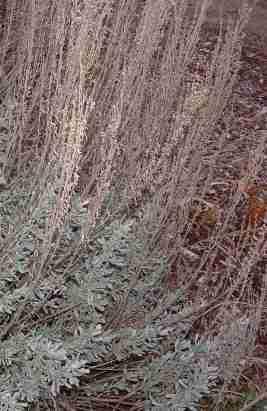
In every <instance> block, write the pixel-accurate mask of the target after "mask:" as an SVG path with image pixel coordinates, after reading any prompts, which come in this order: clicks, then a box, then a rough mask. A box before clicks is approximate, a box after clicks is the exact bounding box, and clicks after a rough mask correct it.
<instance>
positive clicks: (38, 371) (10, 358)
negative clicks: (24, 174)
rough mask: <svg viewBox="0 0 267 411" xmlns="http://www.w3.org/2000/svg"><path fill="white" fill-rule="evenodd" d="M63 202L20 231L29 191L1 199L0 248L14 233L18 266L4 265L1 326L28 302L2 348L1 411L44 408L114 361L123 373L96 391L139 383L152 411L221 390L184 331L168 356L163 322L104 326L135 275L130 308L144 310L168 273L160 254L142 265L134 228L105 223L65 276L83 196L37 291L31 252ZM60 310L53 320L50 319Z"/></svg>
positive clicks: (48, 205)
mask: <svg viewBox="0 0 267 411" xmlns="http://www.w3.org/2000/svg"><path fill="white" fill-rule="evenodd" d="M56 194H57V193H53V192H52V193H51V192H50V193H49V192H48V193H46V197H45V196H43V197H42V201H40V202H39V208H37V209H36V210H33V211H32V215H31V219H27V221H25V224H24V226H21V229H20V230H19V231H17V232H16V226H15V225H16V224H15V221H16V220H15V218H14V216H15V215H16V214H18V211H19V210H21V209H22V207H23V206H24V205H25V201H27V200H26V198H27V187H26V188H25V187H24V188H23V186H22V188H21V191H16V192H15V191H14V192H12V191H10V190H5V191H2V192H1V193H0V205H1V207H0V210H1V227H2V233H3V235H2V245H4V244H5V242H7V241H8V236H9V235H13V234H12V233H14V232H15V236H14V247H13V248H12V250H11V249H10V250H9V254H8V255H9V258H10V260H11V261H12V264H6V265H4V266H5V269H4V270H2V271H1V291H0V293H1V297H0V307H1V325H2V326H3V327H4V325H5V324H6V323H8V321H10V319H11V318H12V315H13V314H14V313H15V312H16V311H17V310H18V309H19V307H20V305H21V304H22V303H26V306H25V307H26V308H25V311H24V314H23V319H25V320H24V321H23V322H22V324H21V326H20V327H18V328H17V331H16V332H15V333H14V334H12V333H11V334H10V335H9V336H8V337H7V338H6V339H4V340H3V341H2V342H1V348H0V364H1V368H0V370H1V372H0V398H1V406H0V409H1V410H2V409H3V410H10V411H11V410H12V411H13V410H20V409H28V408H29V407H30V405H31V404H34V403H36V402H37V401H43V400H45V399H49V398H52V397H56V396H57V395H59V394H60V392H61V391H62V389H68V388H71V387H72V386H77V385H79V384H80V383H81V381H82V380H81V377H83V376H88V375H90V372H91V367H93V369H95V367H97V366H99V367H100V366H102V367H104V366H105V363H106V362H107V361H116V362H118V363H122V364H125V365H124V371H123V372H121V373H119V375H117V377H116V379H114V380H113V381H112V382H110V384H109V383H108V382H107V383H105V384H101V385H100V386H98V385H97V379H96V382H94V383H92V385H91V390H92V393H97V392H99V389H102V390H103V391H105V392H114V390H115V391H117V392H118V391H124V392H125V391H128V392H130V391H131V390H132V389H133V387H134V386H136V384H138V387H139V390H141V392H143V394H142V395H143V397H144V399H145V401H146V407H147V409H151V410H152V409H153V410H154V409H155V410H157V409H162V410H163V409H179V410H183V409H184V410H185V409H186V407H187V408H189V409H192V410H194V409H195V408H194V407H195V405H196V404H197V402H198V401H199V399H200V398H201V397H202V395H203V394H206V393H207V392H209V389H210V386H211V382H214V369H210V368H209V365H208V362H207V361H206V360H205V359H204V357H203V358H198V357H199V354H198V353H197V350H196V347H195V346H194V345H191V344H190V342H189V341H186V340H184V334H183V333H181V334H180V335H177V336H176V341H175V344H174V346H171V347H172V348H170V349H169V351H167V352H164V350H163V348H162V344H163V342H164V341H166V340H168V339H169V338H170V336H171V333H172V331H173V330H172V329H169V328H168V327H164V325H162V324H160V323H158V322H153V323H151V324H144V326H143V327H141V328H134V327H121V328H118V329H116V330H114V329H109V328H108V327H107V329H105V327H104V326H105V325H108V324H106V319H105V313H106V312H107V310H108V309H109V306H110V305H111V304H112V303H113V302H114V300H116V294H117V293H119V292H121V291H123V290H126V289H127V287H128V286H129V283H130V279H131V275H133V272H134V270H138V272H139V281H138V282H137V283H136V284H135V286H134V287H133V289H132V290H131V292H130V300H131V304H132V305H134V304H135V303H136V304H137V305H138V306H142V304H143V307H146V306H147V301H146V294H147V292H148V291H149V290H150V291H151V287H152V286H154V285H155V284H156V283H159V278H160V275H161V274H162V272H163V271H164V267H165V266H166V263H165V262H164V258H163V257H162V256H158V257H155V256H152V257H150V259H149V258H146V259H144V255H143V253H144V249H145V247H144V243H143V242H142V241H141V240H140V239H138V238H137V237H136V234H135V229H134V225H135V221H134V220H130V219H129V220H126V221H124V222H121V221H119V220H115V221H113V222H112V223H111V224H109V225H103V226H101V225H99V226H98V227H97V228H96V229H95V231H94V235H92V241H91V242H90V244H88V245H87V246H85V247H83V246H82V245H81V246H80V249H79V253H78V255H77V259H76V260H75V262H73V263H72V264H70V265H69V269H68V270H67V271H66V270H65V265H64V259H63V261H62V265H60V266H58V259H59V257H60V256H62V255H68V253H69V252H70V251H71V250H72V247H73V242H75V241H76V242H77V246H79V241H80V240H81V237H82V226H83V224H84V222H85V220H86V215H87V214H86V210H85V209H84V208H83V207H82V206H81V204H80V201H79V196H78V195H74V196H73V198H72V201H71V209H70V211H69V213H67V215H66V218H65V222H64V225H63V227H62V228H61V234H60V235H59V239H58V238H57V239H55V242H54V248H53V255H52V257H51V259H50V262H49V265H48V266H47V272H45V273H44V275H43V277H42V281H40V284H38V285H37V286H36V287H35V288H34V289H32V288H31V281H30V280H29V278H28V274H29V272H30V268H29V260H30V258H31V257H32V255H33V252H34V250H36V249H37V250H38V249H39V250H42V241H44V238H45V231H46V221H47V219H48V218H49V213H50V212H51V210H52V209H53V207H54V205H55V201H56ZM10 233H11V234H10ZM81 244H83V243H82V242H81ZM3 261H5V260H3ZM24 277H25V282H24V283H23V281H22V280H23V278H24ZM19 281H22V285H21V286H18V284H19ZM178 294H179V293H178ZM177 301H178V300H177ZM69 307H70V308H71V307H75V308H73V309H72V310H69V317H68V316H67V317H66V316H65V315H64V313H63V314H62V315H60V312H61V310H62V309H63V310H64V309H66V311H67V310H68V308H69ZM177 308H178V307H176V310H177ZM57 312H58V315H55V317H54V318H53V315H51V314H52V313H57ZM40 317H41V319H43V322H42V321H40ZM74 318H75V321H74ZM173 332H174V333H175V330H174V331H173ZM172 340H173V338H172ZM165 351H166V350H165ZM148 354H149V355H151V354H152V357H149V358H150V360H149V361H148V360H146V361H145V362H144V363H143V365H142V366H141V367H136V368H134V369H133V368H131V367H130V366H129V367H127V365H126V364H127V361H130V359H131V358H140V359H142V358H146V355H148ZM128 368H129V370H128ZM128 373H129V375H128ZM215 375H216V373H215ZM166 378H168V389H167V387H166ZM170 382H171V383H170ZM177 407H178V408H177Z"/></svg>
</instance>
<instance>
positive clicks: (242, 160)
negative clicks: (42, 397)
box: [0, 0, 267, 410]
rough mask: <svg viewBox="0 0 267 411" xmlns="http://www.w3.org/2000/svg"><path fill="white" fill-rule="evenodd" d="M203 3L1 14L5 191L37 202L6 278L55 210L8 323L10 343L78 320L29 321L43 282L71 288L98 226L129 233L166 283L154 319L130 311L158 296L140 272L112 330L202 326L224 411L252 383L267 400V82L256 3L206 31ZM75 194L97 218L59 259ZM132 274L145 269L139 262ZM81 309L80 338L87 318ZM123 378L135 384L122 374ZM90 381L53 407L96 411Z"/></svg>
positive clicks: (26, 8) (133, 2)
mask: <svg viewBox="0 0 267 411" xmlns="http://www.w3.org/2000/svg"><path fill="white" fill-rule="evenodd" d="M196 3H197V6H196V8H195V10H194V13H193V15H192V9H191V8H190V13H189V9H188V1H187V0H181V1H167V0H129V1H128V0H125V1H120V2H119V1H104V0H103V1H97V0H92V1H88V2H86V1H71V0H61V1H60V2H57V1H53V0H51V1H47V2H44V1H42V0H37V1H35V2H29V1H27V0H12V1H6V2H5V4H4V5H3V6H2V9H1V13H0V17H1V20H2V21H3V24H2V26H3V30H2V31H3V36H2V38H1V42H0V44H1V54H0V57H1V58H0V62H1V66H0V68H1V70H0V99H1V119H2V120H1V122H2V124H1V125H0V126H1V157H0V159H1V180H0V181H1V187H2V188H1V190H10V192H16V191H17V190H18V188H21V187H22V186H23V187H26V188H25V189H26V192H27V193H28V195H27V197H26V198H25V200H23V206H22V207H21V208H20V209H19V210H17V215H16V216H15V217H14V218H15V220H14V221H15V224H14V226H12V227H11V226H9V227H5V228H2V231H3V233H4V230H5V233H4V234H2V237H1V255H0V258H1V268H2V271H3V273H6V272H7V271H8V270H9V267H10V258H11V257H10V256H12V255H13V254H12V253H14V244H15V243H17V242H18V241H20V237H21V235H22V228H23V227H24V225H25V224H26V223H27V222H28V221H29V220H31V216H32V213H33V212H34V210H38V209H39V208H41V206H42V205H43V204H44V194H46V193H50V192H51V193H53V194H54V197H53V201H52V206H51V209H49V213H48V215H47V217H46V220H45V222H44V237H43V239H42V242H40V243H39V242H38V241H37V240H36V243H35V247H34V252H33V253H32V255H31V263H30V265H29V266H28V267H27V269H26V270H25V271H24V272H20V273H19V272H18V271H15V273H14V277H13V278H12V281H10V282H11V288H12V290H13V289H14V288H15V289H16V288H17V289H19V288H20V287H19V285H21V284H25V283H26V284H27V286H28V287H29V291H28V295H27V297H25V298H24V299H23V300H22V302H21V303H19V304H18V309H16V311H15V312H12V314H11V315H9V316H8V317H5V318H4V320H3V321H2V322H1V337H2V340H3V341H5V340H6V339H8V338H11V337H12V336H14V335H16V333H17V332H24V333H27V332H29V330H30V329H31V328H33V327H34V326H35V325H36V324H37V323H38V324H40V323H43V321H44V322H47V324H50V322H51V319H52V318H53V315H55V317H60V316H61V313H62V312H64V313H65V311H64V310H65V308H66V310H67V307H65V308H64V307H63V308H62V307H60V306H55V307H56V308H55V313H53V314H52V313H49V315H44V313H42V312H41V311H40V312H38V313H37V314H36V313H35V314H36V315H35V317H34V316H32V317H31V315H29V299H30V298H31V293H32V292H34V290H36V287H38V286H39V285H40V284H41V283H42V282H43V281H52V280H51V279H53V281H59V280H58V279H57V280H55V279H56V275H55V274H54V273H52V275H51V267H55V260H56V261H57V265H56V267H60V268H58V272H60V275H59V277H60V278H61V280H60V281H62V283H63V282H64V281H63V280H65V278H66V276H67V275H68V270H69V268H70V267H72V265H73V264H74V263H75V261H77V259H78V257H79V253H81V250H83V251H84V250H87V251H88V253H89V252H90V243H91V241H92V238H94V236H96V232H97V229H98V227H99V226H102V225H105V224H110V223H111V222H112V221H114V220H117V219H120V220H121V221H129V220H131V221H134V227H135V228H134V231H135V234H136V236H137V237H138V238H140V239H142V241H143V242H144V244H145V247H144V249H143V252H144V255H143V258H144V261H145V259H146V258H147V261H150V260H149V258H150V257H151V258H152V257H153V258H154V256H155V255H157V256H165V257H166V261H167V265H166V267H167V268H166V270H165V271H164V272H163V273H162V274H161V277H160V278H158V284H155V283H154V284H153V287H155V290H154V289H152V290H151V292H153V291H155V295H154V296H153V298H152V297H151V295H150V299H148V298H147V296H146V298H147V300H146V306H145V308H144V306H143V305H140V306H138V304H137V303H135V304H133V302H132V301H131V298H130V292H131V290H133V289H134V287H136V284H138V286H139V288H140V289H141V286H142V281H143V282H144V287H145V279H144V269H143V271H142V272H140V270H138V269H136V270H132V271H129V276H131V278H129V283H128V287H127V288H126V289H125V288H124V287H121V289H120V288H119V287H118V288H117V291H116V292H117V295H115V296H114V301H113V305H112V306H110V307H105V318H106V324H105V327H103V328H104V329H105V330H109V331H113V330H115V329H120V330H122V329H124V328H126V327H132V328H134V329H136V330H138V329H142V328H144V327H146V325H147V324H153V322H156V321H159V322H160V324H165V325H166V326H169V327H170V326H172V327H179V324H180V323H181V322H182V321H183V320H184V319H187V320H188V321H190V330H189V331H188V335H187V336H188V338H190V340H191V341H195V340H197V339H199V340H203V341H205V342H208V344H209V347H210V352H211V355H213V356H214V358H213V357H212V358H211V361H212V363H216V364H219V376H220V381H219V384H218V385H217V386H216V389H214V391H213V392H212V395H211V397H212V398H213V397H214V398H215V402H216V404H217V405H216V406H218V409H220V408H219V407H220V406H221V405H220V404H221V403H225V401H227V400H228V399H229V398H230V394H229V391H232V390H231V387H233V386H235V387H241V385H242V384H241V382H243V381H244V380H245V379H246V377H247V378H249V381H250V382H251V384H255V387H256V388H255V391H257V390H258V391H260V392H262V391H264V390H266V381H265V380H266V378H264V381H261V384H259V383H258V381H259V379H258V376H259V375H260V373H264V372H265V371H262V370H265V366H266V364H265V362H266V358H265V356H266V352H265V345H266V332H265V328H266V319H265V316H266V301H267V299H266V290H267V288H266V285H267V284H266V221H265V220H266V212H267V197H266V192H267V188H266V107H264V101H266V95H264V90H265V89H264V81H265V79H266V75H267V73H266V72H264V71H262V70H264V68H263V67H262V65H258V66H260V67H258V66H256V65H255V67H254V68H253V67H252V66H253V61H254V60H253V59H254V58H255V59H257V56H256V53H257V52H256V51H255V49H254V53H255V56H253V46H251V45H250V43H249V41H250V39H248V38H247V37H245V36H244V29H245V27H246V24H247V21H248V19H249V15H250V12H251V10H250V9H249V7H248V5H247V4H246V2H244V4H243V6H242V8H241V9H240V11H239V14H238V16H236V18H235V19H231V18H229V20H227V19H225V20H223V21H221V24H220V25H218V26H217V27H216V28H214V27H210V26H209V24H208V23H207V22H206V13H207V10H208V8H209V5H210V1H209V0H204V1H202V2H196ZM253 44H256V40H255V42H254V43H253ZM251 47H252V48H251ZM246 53H247V54H246ZM258 58H260V59H261V61H262V59H266V55H264V54H261V55H260V56H258ZM247 59H250V60H249V61H247ZM252 60H253V61H252ZM249 64H250V65H251V66H249ZM246 67H249V70H247V69H246ZM250 75H251V77H250ZM256 87H259V90H258V89H256ZM261 87H262V89H261ZM255 89H256V92H255V91H254V90H255ZM262 90H263V91H262ZM264 110H265V111H264ZM74 193H78V194H79V195H80V197H81V202H82V205H83V206H84V207H86V217H85V220H84V223H83V227H82V230H81V237H80V239H79V240H77V241H73V242H72V243H71V245H70V247H69V248H68V251H67V253H66V254H63V255H58V254H57V251H55V250H57V246H58V245H59V244H61V243H60V241H61V236H62V231H63V227H64V224H65V221H66V220H67V219H68V216H69V213H70V208H71V207H72V202H71V199H72V196H73V195H74ZM49 204H50V203H49ZM49 207H50V205H49ZM55 244H56V245H55ZM12 258H13V257H12ZM138 258H139V257H138ZM131 264H132V265H131V267H134V264H136V266H137V267H138V261H136V260H134V258H133V261H132V262H131ZM142 267H143V266H142ZM5 275H6V274H3V276H2V277H1V281H2V282H3V284H5V286H4V288H3V289H5V287H6V286H7V284H6V283H4V281H5ZM60 281H59V282H60ZM1 284H2V283H1ZM18 284H19V285H18ZM140 284H141V285H140ZM157 286H158V287H161V291H160V294H159V298H158V297H157V295H156V294H157V289H156V288H157ZM58 289H60V285H59V286H58ZM177 290H179V292H181V294H182V295H183V298H184V301H186V304H185V305H186V309H185V311H182V314H181V315H180V316H179V312H178V313H176V314H175V315H174V314H173V313H172V311H171V310H170V306H171V304H173V301H171V302H170V298H172V293H173V292H175V293H176V292H177ZM175 298H176V297H175ZM152 300H153V301H152ZM149 301H150V305H149ZM142 304H143V302H142ZM134 305H135V306H134ZM68 309H69V313H70V318H69V319H68V320H66V323H64V324H68V326H70V325H71V323H72V322H73V323H74V321H76V322H79V319H77V313H76V311H75V309H74V308H72V307H68ZM114 312H115V316H114ZM51 315H52V317H51ZM75 316H76V317H75ZM74 318H76V319H75V320H74ZM46 320H47V321H46ZM68 332H70V333H71V332H72V331H69V329H68ZM172 344H173V342H172V341H169V346H168V347H169V349H172V347H173V345H172ZM215 346H216V349H215V348H214V349H213V348H212V347H215ZM132 361H134V360H132ZM142 361H143V360H142ZM146 361H147V359H146ZM113 366H114V368H113V371H114V373H116V372H119V371H120V372H121V373H122V372H123V371H122V369H123V367H122V365H121V364H120V363H119V362H117V363H116V364H113ZM132 366H133V363H131V367H132ZM142 366H143V363H142V364H141V367H142ZM104 367H105V364H103V369H104ZM139 367H140V365H139ZM118 370H119V371H118ZM251 370H254V371H253V372H251ZM96 372H97V371H96ZM103 372H104V374H105V375H106V376H107V378H108V376H109V372H108V370H106V371H103ZM100 374H101V370H99V374H96V375H97V376H98V375H100ZM90 381H91V383H92V379H91V380H90V379H88V380H87V381H86V380H84V382H83V383H82V384H81V388H80V389H78V391H73V392H71V391H70V392H68V393H67V394H66V393H64V394H60V395H59V396H58V397H56V396H55V397H53V399H52V400H51V401H50V402H48V404H49V407H53V408H55V409H66V410H68V409H69V410H71V409H72V410H73V409H77V410H78V409H84V408H86V409H89V408H88V407H89V405H88V402H87V401H88V399H87V397H86V394H85V392H86V390H88V392H90ZM99 381H101V378H100V380H99ZM234 384H236V385H234ZM257 384H258V385H257ZM253 387H254V386H253ZM236 390H238V388H236ZM141 392H142V390H141V389H140V387H136V393H137V395H135V394H136V393H133V394H132V396H131V395H129V394H127V395H124V396H123V395H122V394H120V395H119V394H116V395H115V394H113V395H106V396H105V394H104V395H103V396H101V395H99V396H96V395H95V396H94V399H93V400H92V403H91V404H93V405H92V406H93V407H94V408H92V409H96V410H98V409H99V410H100V409H101V410H102V409H103V410H124V409H125V410H126V409H131V410H137V409H140V410H141V409H143V407H144V397H143V396H142V394H141ZM132 398H133V399H132ZM210 401H211V399H209V402H210ZM203 404H204V403H203ZM203 407H204V405H203ZM212 407H213V408H212V409H215V405H214V404H213V405H212ZM151 409H152V408H151ZM153 409H154V408H153ZM203 409H208V408H203ZM244 409H248V408H244Z"/></svg>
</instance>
